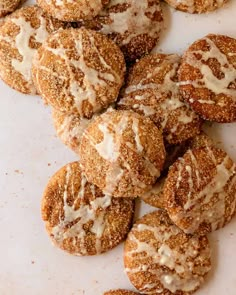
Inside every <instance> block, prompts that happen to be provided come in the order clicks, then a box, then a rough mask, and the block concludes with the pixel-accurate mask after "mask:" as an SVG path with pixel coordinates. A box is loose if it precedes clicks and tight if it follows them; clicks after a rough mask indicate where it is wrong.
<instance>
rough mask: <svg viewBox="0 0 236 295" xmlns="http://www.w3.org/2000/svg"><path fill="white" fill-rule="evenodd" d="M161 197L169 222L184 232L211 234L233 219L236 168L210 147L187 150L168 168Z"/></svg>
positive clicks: (226, 157)
mask: <svg viewBox="0 0 236 295" xmlns="http://www.w3.org/2000/svg"><path fill="white" fill-rule="evenodd" d="M163 193H164V195H165V198H166V210H167V212H168V214H169V216H170V218H171V219H172V221H173V222H174V223H175V224H176V225H177V226H178V227H179V228H181V229H182V230H183V231H184V232H186V233H189V234H190V233H191V234H192V233H198V234H201V235H202V234H206V233H209V232H212V231H214V230H217V229H219V228H222V227H223V226H225V225H226V224H227V223H228V222H229V221H230V220H231V219H232V217H233V215H234V212H235V205H236V165H235V164H234V163H233V161H232V160H231V159H230V158H229V156H228V155H227V154H226V153H225V152H224V151H223V150H221V149H217V148H215V147H213V146H207V147H204V148H196V149H193V150H188V151H187V152H186V154H185V155H184V156H183V158H180V159H179V160H178V161H176V162H175V163H174V165H172V167H171V168H170V170H169V173H168V176H167V179H166V181H165V185H164V189H163Z"/></svg>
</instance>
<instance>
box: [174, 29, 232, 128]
mask: <svg viewBox="0 0 236 295" xmlns="http://www.w3.org/2000/svg"><path fill="white" fill-rule="evenodd" d="M179 87H180V91H181V93H182V96H183V98H184V99H185V100H186V101H187V102H188V103H189V104H190V105H191V107H192V109H193V110H194V111H196V112H197V113H198V114H199V115H200V116H201V117H203V118H204V119H206V120H210V121H216V122H221V123H225V122H234V121H236V39H233V38H231V37H228V36H223V35H214V34H210V35H208V36H206V37H204V38H202V39H200V40H198V41H196V42H194V43H193V44H192V45H191V46H190V47H189V48H188V50H187V51H186V52H185V54H184V56H183V59H182V63H181V66H180V68H179Z"/></svg>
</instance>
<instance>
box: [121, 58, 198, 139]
mask: <svg viewBox="0 0 236 295" xmlns="http://www.w3.org/2000/svg"><path fill="white" fill-rule="evenodd" d="M179 64H180V57H179V56H178V55H176V54H170V55H166V54H152V55H148V56H146V57H144V58H142V59H141V60H139V61H138V62H137V63H136V64H135V65H134V67H133V68H132V69H131V71H130V73H129V76H128V81H127V85H126V88H125V90H124V96H123V97H122V98H121V99H120V101H119V103H118V109H126V110H127V109H128V110H129V109H132V110H133V111H135V112H138V113H140V114H142V115H144V116H146V117H149V118H150V119H151V120H153V122H154V123H155V124H156V125H157V126H158V128H161V129H163V136H164V138H165V140H166V141H167V142H168V143H170V144H177V143H181V142H183V141H186V140H187V139H189V138H191V137H193V136H195V135H196V134H198V133H199V132H200V127H201V119H200V118H199V116H198V115H197V114H196V113H195V112H193V111H192V110H191V109H190V108H189V107H188V106H187V105H186V104H185V103H184V102H183V101H182V98H181V95H180V92H179V88H178V86H177V70H178V68H179Z"/></svg>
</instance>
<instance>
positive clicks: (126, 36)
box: [83, 0, 163, 61]
mask: <svg viewBox="0 0 236 295" xmlns="http://www.w3.org/2000/svg"><path fill="white" fill-rule="evenodd" d="M83 25H84V26H85V27H88V28H90V29H95V30H98V31H100V32H101V33H103V34H105V35H107V36H109V37H110V38H111V39H112V40H113V41H114V42H115V43H116V44H117V45H118V46H119V47H120V48H121V50H122V51H123V53H124V55H125V58H126V60H127V61H134V60H136V59H137V58H140V57H141V56H143V55H144V54H148V53H149V52H150V51H151V50H152V49H153V47H155V46H156V44H157V42H158V40H159V36H160V32H161V29H162V26H163V15H162V8H161V4H160V1H159V0H142V1H137V0H110V3H109V4H108V5H107V6H106V7H105V9H104V10H102V12H101V13H100V14H99V15H98V16H97V17H96V18H94V19H93V20H92V21H88V22H85V23H83Z"/></svg>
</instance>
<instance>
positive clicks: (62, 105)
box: [32, 28, 125, 118]
mask: <svg viewBox="0 0 236 295" xmlns="http://www.w3.org/2000/svg"><path fill="white" fill-rule="evenodd" d="M32 72H33V78H34V81H35V84H36V86H37V89H38V91H39V92H40V94H41V95H42V96H43V98H44V100H46V102H47V103H48V104H50V105H51V106H52V107H54V108H55V109H57V110H59V111H61V112H67V113H78V114H79V115H80V117H85V118H91V117H92V115H93V114H94V113H96V112H99V111H100V110H102V109H104V108H106V107H108V106H109V105H110V104H111V103H113V102H114V101H115V100H116V99H117V96H118V93H119V90H120V87H121V86H122V84H123V79H124V73H125V62H124V57H123V54H122V52H121V51H120V49H119V47H118V46H117V45H116V44H115V43H113V41H111V40H109V39H108V38H107V37H106V36H104V35H102V34H100V33H97V32H94V31H91V30H86V29H84V28H81V29H72V28H71V29H66V30H58V31H57V32H56V33H54V34H52V35H51V36H50V37H49V38H48V39H47V40H46V42H44V44H43V46H42V47H41V48H40V49H39V50H38V54H37V55H36V57H35V59H34V63H33V70H32Z"/></svg>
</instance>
